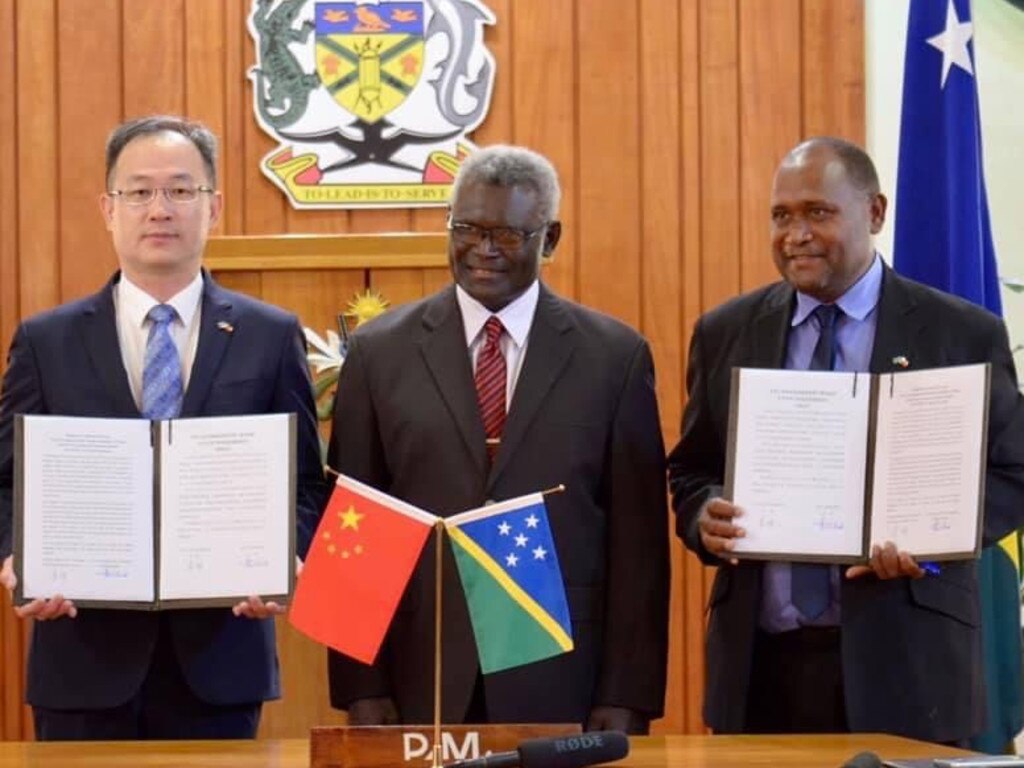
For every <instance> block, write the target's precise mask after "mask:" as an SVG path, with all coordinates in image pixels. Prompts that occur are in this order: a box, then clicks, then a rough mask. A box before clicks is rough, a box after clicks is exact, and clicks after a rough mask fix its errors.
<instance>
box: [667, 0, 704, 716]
mask: <svg viewBox="0 0 1024 768" xmlns="http://www.w3.org/2000/svg"><path fill="white" fill-rule="evenodd" d="M700 10H701V9H700V3H699V2H698V0H688V1H687V2H684V3H683V4H682V7H681V9H680V14H679V42H680V52H679V57H680V62H681V65H680V66H681V70H682V71H681V83H680V88H681V92H680V97H679V102H680V134H679V146H680V155H681V159H682V167H681V171H680V184H681V193H682V201H681V206H680V219H681V221H680V229H681V232H680V234H681V240H680V251H681V253H680V256H681V261H682V269H681V285H680V292H681V293H680V297H679V304H680V307H679V315H680V318H681V321H682V322H681V329H680V332H681V343H680V345H679V348H678V349H677V350H676V357H677V358H679V360H680V362H681V365H682V366H683V370H685V361H686V350H687V348H688V345H689V342H690V332H691V329H692V328H693V324H694V323H695V322H696V320H697V317H698V316H699V315H700V313H701V311H703V310H704V309H705V306H704V303H703V302H702V299H701V297H702V295H703V282H704V281H703V279H702V272H703V269H704V264H705V256H704V251H703V249H702V242H701V233H702V231H703V219H702V216H701V209H702V195H701V190H702V187H701V178H702V176H701V174H702V170H701V137H702V133H701V124H702V123H701V100H702V91H703V86H702V80H703V77H702V74H701V47H700V39H701V13H700ZM707 263H708V269H712V268H714V267H712V266H711V265H712V264H714V263H715V262H713V261H712V260H711V259H707ZM658 362H659V363H660V362H661V361H660V360H659V361H658ZM670 396H672V397H673V400H674V404H675V406H676V408H678V409H679V410H680V411H681V410H682V406H683V402H684V400H685V387H680V391H679V392H677V393H670ZM679 426H680V425H679V423H678V422H676V423H675V424H672V425H670V428H669V429H668V430H667V431H666V433H665V440H666V442H667V443H668V445H669V446H673V445H675V443H676V442H677V441H678V439H679ZM672 522H673V523H674V519H673V521H672ZM672 555H673V557H672V573H673V578H672V588H673V597H674V599H676V600H677V602H678V603H681V608H682V610H681V617H680V620H681V623H682V630H681V634H682V638H681V640H680V642H679V643H678V645H674V646H673V650H672V653H671V658H672V659H673V660H674V661H675V662H676V663H677V665H678V667H679V668H680V672H681V675H680V677H675V678H672V679H671V680H670V683H669V684H670V685H673V684H674V685H676V686H677V687H678V688H679V689H680V690H681V694H682V699H683V702H682V706H683V713H682V715H683V728H682V730H683V732H684V733H700V732H701V731H702V730H703V719H702V717H701V703H702V697H703V693H704V626H705V614H704V605H705V604H706V598H705V595H706V593H707V591H708V584H710V577H711V576H712V575H713V571H712V570H711V569H709V568H705V567H704V566H703V565H701V563H700V561H699V560H698V559H697V558H696V557H695V556H694V555H693V554H691V553H689V552H682V551H681V550H680V548H678V547H677V548H676V549H674V550H673V553H672Z"/></svg>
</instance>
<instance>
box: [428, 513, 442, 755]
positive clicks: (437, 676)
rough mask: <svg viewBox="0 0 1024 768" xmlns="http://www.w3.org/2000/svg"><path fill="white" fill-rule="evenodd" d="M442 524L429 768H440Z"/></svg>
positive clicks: (438, 528) (437, 531) (437, 533)
mask: <svg viewBox="0 0 1024 768" xmlns="http://www.w3.org/2000/svg"><path fill="white" fill-rule="evenodd" d="M443 534H444V522H442V521H441V520H438V521H437V523H436V524H435V526H434V545H435V546H434V761H433V764H432V766H431V768H442V760H441V758H442V752H441V595H442V593H443V592H444V590H443V589H442V587H443V582H442V572H441V562H442V561H441V554H442V553H441V543H442V538H443Z"/></svg>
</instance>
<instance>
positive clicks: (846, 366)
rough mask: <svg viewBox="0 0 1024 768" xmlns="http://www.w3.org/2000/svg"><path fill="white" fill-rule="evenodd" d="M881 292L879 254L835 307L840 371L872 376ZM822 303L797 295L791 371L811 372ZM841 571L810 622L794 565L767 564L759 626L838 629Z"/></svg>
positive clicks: (792, 323) (779, 629) (789, 347)
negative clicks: (796, 593) (799, 600)
mask: <svg viewBox="0 0 1024 768" xmlns="http://www.w3.org/2000/svg"><path fill="white" fill-rule="evenodd" d="M881 292H882V257H881V256H879V255H878V254H877V253H876V254H875V260H874V261H873V262H872V264H871V266H870V267H869V268H868V271H867V272H865V273H864V275H863V276H862V277H861V279H860V280H858V281H857V282H856V283H854V284H853V285H852V286H851V287H850V289H849V290H848V291H847V292H846V293H844V294H843V295H842V296H840V297H839V300H838V301H836V304H837V305H838V306H839V308H840V309H841V310H842V311H843V313H842V315H840V316H839V317H838V318H837V320H836V322H837V325H836V342H837V344H838V349H837V350H836V363H835V369H836V370H837V371H858V372H861V371H867V370H868V369H869V367H870V364H871V349H872V347H873V346H874V342H875V328H876V326H877V324H878V299H879V296H880V295H881ZM819 304H821V302H820V301H818V300H817V299H814V298H812V297H810V296H807V295H806V294H803V293H797V294H796V308H795V309H794V310H793V318H792V320H791V321H790V331H789V339H788V341H787V343H786V365H785V367H786V368H787V369H788V370H795V371H803V370H806V369H807V368H809V367H810V364H811V355H813V354H814V346H815V344H817V343H818V330H819V329H818V321H817V317H812V313H813V312H814V310H815V309H817V307H818V305H819ZM841 578H842V569H841V568H840V567H839V566H832V569H831V578H830V581H831V599H830V602H829V606H828V608H826V609H825V612H824V613H822V614H821V615H820V616H818V618H816V619H814V620H813V621H809V620H807V619H805V618H804V617H803V616H802V615H801V614H800V611H798V610H797V609H796V606H794V605H793V603H792V600H791V598H790V593H791V582H792V569H791V568H790V565H789V563H766V564H765V566H764V584H763V592H762V595H761V615H760V617H759V625H760V627H761V629H763V630H764V631H766V632H773V633H774V632H786V631H788V630H791V629H797V628H798V627H802V626H815V627H828V626H835V625H837V624H839V580H840V579H841Z"/></svg>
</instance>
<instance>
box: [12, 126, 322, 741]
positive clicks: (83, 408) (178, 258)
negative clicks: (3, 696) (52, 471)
mask: <svg viewBox="0 0 1024 768" xmlns="http://www.w3.org/2000/svg"><path fill="white" fill-rule="evenodd" d="M216 154H217V141H216V138H215V137H214V136H213V134H212V133H210V131H209V130H207V129H206V128H205V127H204V126H202V125H200V124H198V123H193V122H189V121H186V120H183V119H180V118H176V117H162V116H161V117H148V118H142V119H139V120H133V121H130V122H128V123H125V124H123V125H121V126H119V127H118V128H117V129H115V130H114V132H113V133H112V134H111V136H110V139H109V141H108V143H107V162H106V168H107V176H106V192H104V193H103V195H102V196H101V200H100V204H101V208H102V213H103V217H104V219H105V221H106V224H107V229H108V230H109V231H110V233H111V236H112V239H113V244H114V250H115V251H116V252H117V258H118V262H119V265H120V270H119V271H118V272H117V274H115V275H114V276H113V278H112V279H111V280H110V282H109V283H108V284H107V285H106V286H104V287H103V288H102V289H101V290H100V291H99V293H96V294H94V295H92V296H89V297H87V298H84V299H81V300H79V301H74V302H71V303H68V304H64V305H62V306H60V307H57V308H56V309H53V310H50V311H48V312H44V313H42V314H40V315H37V316H35V317H32V318H29V319H27V320H25V321H24V322H23V323H22V324H21V325H20V326H19V327H18V329H17V331H16V333H15V335H14V340H13V342H12V343H11V348H10V354H9V358H8V366H7V371H6V374H5V376H4V380H3V391H2V394H0V557H2V558H3V572H2V575H0V577H2V580H3V583H4V585H5V586H6V587H7V588H8V589H13V588H14V587H15V585H16V577H15V575H14V572H13V568H12V558H11V547H12V542H11V520H12V508H11V506H12V495H11V492H12V470H13V450H14V445H13V425H14V417H15V416H16V415H17V414H55V415H62V416H92V417H118V418H147V419H168V418H176V417H179V416H181V417H195V416H226V415H240V414H258V413H295V414H296V416H297V435H298V445H297V454H296V455H297V461H298V488H297V514H296V518H297V524H298V531H297V541H298V551H299V554H300V556H301V555H302V554H304V553H305V550H306V548H307V547H308V545H309V540H310V536H311V535H312V532H313V530H314V529H315V527H316V523H317V518H318V514H319V506H320V504H321V502H322V496H323V493H324V491H323V477H322V472H321V470H320V462H319V446H318V438H317V432H316V419H315V414H314V404H313V398H312V392H311V388H310V380H309V373H308V370H307V368H306V364H305V348H304V341H303V337H302V332H301V329H300V327H299V324H298V322H297V320H296V318H295V317H293V316H291V315H289V314H287V313H285V312H283V311H282V310H280V309H277V308H275V307H272V306H270V305H268V304H264V303H262V302H258V301H255V300H253V299H251V298H248V297H246V296H243V295H241V294H237V293H233V292H231V291H226V290H224V289H223V288H220V287H219V286H218V285H217V284H216V283H215V282H214V281H213V279H212V278H211V277H210V275H209V274H208V273H207V272H205V271H203V270H202V268H201V259H202V254H203V249H204V247H205V244H206V239H207V236H208V235H209V232H210V229H211V227H213V226H214V225H215V224H216V222H217V220H218V218H219V216H220V212H221V206H222V199H221V193H220V192H219V191H218V190H217V175H216V162H217V157H216ZM281 610H282V608H281V607H280V606H278V605H275V604H274V603H271V602H267V603H264V602H263V601H262V600H261V599H260V598H259V597H258V596H256V595H253V596H251V597H250V598H249V599H247V600H244V601H242V602H240V603H238V604H237V605H236V606H234V608H233V609H230V610H229V609H187V610H175V611H167V612H160V613H157V612H146V611H121V610H101V609H84V608H83V609H82V610H81V611H79V610H78V608H77V607H76V606H75V605H74V604H73V603H72V602H71V601H69V600H66V599H64V598H63V597H62V596H61V595H54V596H52V597H51V598H49V599H47V600H35V601H32V602H30V603H28V604H26V605H24V606H21V607H20V608H16V609H15V611H16V613H17V614H18V615H19V616H21V617H23V618H27V617H32V618H34V619H35V623H34V626H33V632H32V641H31V647H30V652H29V664H28V675H27V699H28V703H29V704H31V705H32V708H33V716H34V720H35V728H36V735H37V737H38V738H40V739H140V738H141V739H173V738H251V737H253V736H255V734H256V729H257V726H258V724H259V716H260V710H261V706H262V702H263V701H264V700H266V699H271V698H276V697H277V696H279V691H280V681H279V675H278V666H277V657H276V651H275V645H274V622H273V615H274V614H276V613H279V612H280V611H281Z"/></svg>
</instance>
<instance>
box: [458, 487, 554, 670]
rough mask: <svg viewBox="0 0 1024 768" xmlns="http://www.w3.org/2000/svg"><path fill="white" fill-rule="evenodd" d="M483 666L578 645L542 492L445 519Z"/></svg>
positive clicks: (498, 666) (512, 663)
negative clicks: (574, 642)
mask: <svg viewBox="0 0 1024 768" xmlns="http://www.w3.org/2000/svg"><path fill="white" fill-rule="evenodd" d="M444 524H445V527H446V528H447V530H448V535H449V536H450V537H451V541H452V550H453V551H454V552H455V561H456V563H457V564H458V568H459V576H460V577H461V579H462V587H463V589H464V590H465V593H466V602H467V603H468V605H469V616H470V619H471V620H472V622H473V634H474V635H476V646H477V652H478V654H479V656H480V668H481V669H482V670H483V672H484V674H488V673H490V672H499V671H501V670H503V669H509V668H511V667H518V666H520V665H522V664H531V663H533V662H535V661H540V660H541V659H547V658H550V657H551V656H557V655H558V654H561V653H566V652H568V651H571V650H572V649H573V642H572V624H571V623H570V621H569V604H568V602H567V601H566V599H565V585H564V584H563V583H562V570H561V568H559V565H558V555H557V554H556V553H555V542H554V539H553V538H552V537H551V528H550V526H549V525H548V512H547V508H546V507H545V506H544V497H543V496H541V494H539V493H534V494H530V495H528V496H520V497H519V498H516V499H510V500H509V501H503V502H500V503H498V504H490V505H488V506H486V507H480V508H479V509H472V510H470V511H468V512H463V513H461V514H458V515H453V516H452V517H449V518H447V519H446V520H445V521H444Z"/></svg>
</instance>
